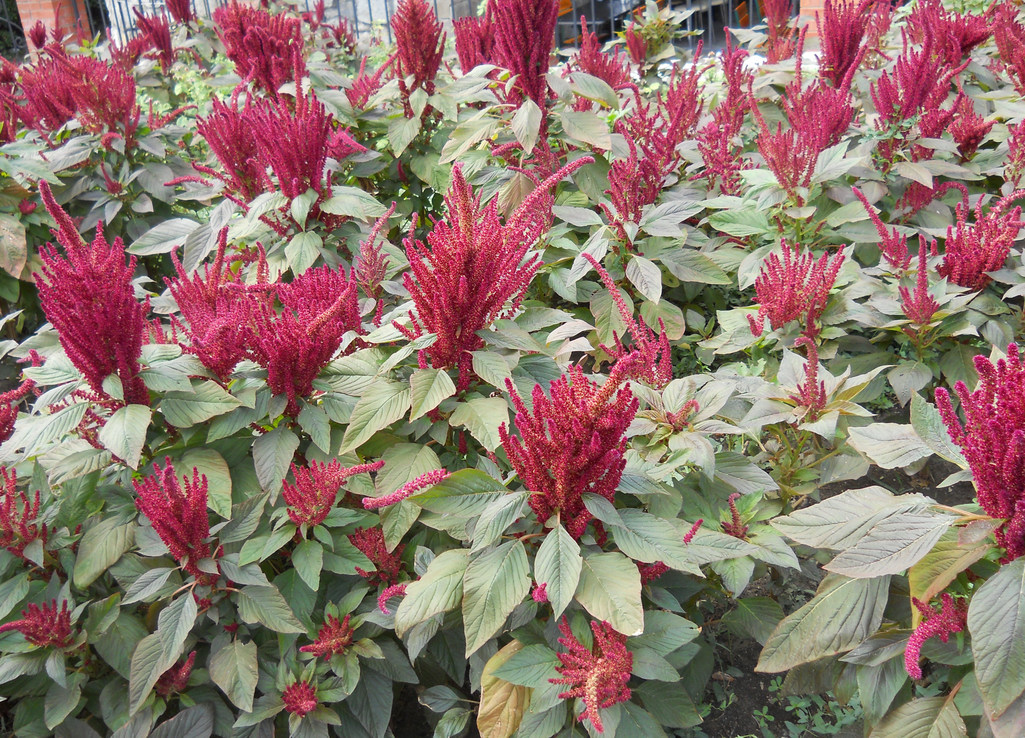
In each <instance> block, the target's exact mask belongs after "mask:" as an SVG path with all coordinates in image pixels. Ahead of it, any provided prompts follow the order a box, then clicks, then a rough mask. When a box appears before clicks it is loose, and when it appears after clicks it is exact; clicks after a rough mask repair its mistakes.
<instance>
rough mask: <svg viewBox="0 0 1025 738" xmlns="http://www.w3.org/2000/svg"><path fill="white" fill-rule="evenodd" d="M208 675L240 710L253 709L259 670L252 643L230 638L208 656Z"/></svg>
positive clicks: (248, 710) (254, 645)
mask: <svg viewBox="0 0 1025 738" xmlns="http://www.w3.org/2000/svg"><path fill="white" fill-rule="evenodd" d="M208 668H209V670H210V678H211V679H212V680H213V683H214V684H216V685H217V686H218V687H220V688H221V689H222V690H223V691H224V694H226V695H227V696H228V699H229V700H231V701H232V703H233V704H234V705H235V706H236V707H238V708H239V709H240V710H242V711H243V712H252V711H253V695H254V693H255V692H256V679H257V676H258V675H259V673H260V667H259V663H258V662H257V657H256V643H254V642H253V641H250V642H249V643H242V642H241V641H232V642H231V643H229V644H228V645H227V646H225V647H224V648H222V649H221V650H220V651H218V652H217V653H215V654H214V655H213V657H211V659H210V664H209V666H208Z"/></svg>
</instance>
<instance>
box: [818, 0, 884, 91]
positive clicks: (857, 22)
mask: <svg viewBox="0 0 1025 738" xmlns="http://www.w3.org/2000/svg"><path fill="white" fill-rule="evenodd" d="M873 2H874V0H826V2H825V4H824V5H823V8H822V15H821V17H820V16H819V15H818V14H817V13H816V14H815V27H816V29H817V30H818V35H819V40H820V42H821V51H820V54H821V56H820V58H819V75H820V76H821V77H823V78H824V79H827V80H829V81H830V82H831V83H832V85H833V87H839V86H840V85H841V83H842V82H843V80H844V79H846V78H847V76H848V73H849V72H850V71H851V70H852V69H857V67H858V65H860V64H861V60H862V59H863V58H864V54H865V51H866V45H864V44H863V41H864V40H865V31H866V26H867V24H868V19H869V16H870V15H871V12H872V5H873Z"/></svg>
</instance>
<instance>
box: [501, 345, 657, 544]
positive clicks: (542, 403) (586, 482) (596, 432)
mask: <svg viewBox="0 0 1025 738" xmlns="http://www.w3.org/2000/svg"><path fill="white" fill-rule="evenodd" d="M637 361H639V357H638V355H636V354H631V355H630V356H627V357H625V358H623V359H620V360H619V361H618V362H617V363H616V365H615V367H614V368H613V370H612V372H611V374H610V375H609V378H608V379H607V380H605V384H604V385H600V386H599V385H598V384H597V383H595V382H592V381H591V380H590V379H588V378H587V377H585V376H584V372H583V370H582V369H581V368H580V367H579V366H571V367H570V368H569V372H568V373H566V374H563V375H562V376H561V377H559V378H558V379H556V380H555V381H554V382H552V385H551V388H550V390H549V395H545V392H544V390H543V389H542V388H541V385H535V386H534V391H533V393H532V395H531V399H532V400H533V410H532V411H531V410H528V409H527V406H526V405H525V404H524V402H523V399H522V398H521V397H520V395H519V393H518V392H517V391H516V389H515V388H514V387H513V384H512V382H510V381H507V382H506V385H507V387H508V389H509V394H510V396H511V398H512V402H513V407H514V408H515V409H516V415H515V417H514V419H513V425H514V426H515V428H516V431H517V433H518V434H519V435H515V436H514V435H511V434H510V432H509V429H508V428H506V425H505V424H504V423H503V424H502V425H501V426H500V427H499V430H498V432H499V436H500V438H501V440H502V448H503V449H505V452H506V454H507V455H508V457H509V463H511V464H512V466H513V468H514V469H515V470H516V473H517V474H518V475H519V477H520V480H521V481H522V482H523V484H524V485H525V486H526V487H527V489H529V490H530V491H531V492H533V493H534V494H532V495H531V496H530V497H529V499H528V502H529V504H530V507H531V509H532V510H533V511H534V514H535V515H536V516H537V521H538V522H539V523H540V524H541V525H547V524H548V521H549V519H550V518H551V517H552V516H553V515H555V514H558V516H559V519H560V521H561V522H562V525H563V526H564V527H565V528H566V530H567V531H568V532H569V534H570V535H571V536H573V537H574V538H580V536H582V535H583V534H584V531H585V530H586V528H587V524H588V523H589V522H590V521H591V513H590V512H589V511H588V510H587V507H586V506H585V505H584V500H583V496H584V495H585V494H587V493H591V494H596V495H599V496H600V497H604V498H605V499H606V500H608V501H609V502H612V501H613V498H614V497H615V494H616V488H617V487H618V486H619V480H620V478H621V477H622V475H623V469H624V468H625V467H626V457H625V456H624V451H625V450H626V436H625V433H626V429H627V426H629V425H630V423H631V422H632V421H633V419H634V415H636V413H637V406H638V403H637V398H635V397H634V396H633V393H632V392H631V391H630V388H629V387H628V386H625V385H622V382H623V381H624V380H625V379H626V377H627V376H629V375H630V374H631V373H632V372H633V371H634V368H633V367H632V366H631V365H632V364H634V363H635V362H637Z"/></svg>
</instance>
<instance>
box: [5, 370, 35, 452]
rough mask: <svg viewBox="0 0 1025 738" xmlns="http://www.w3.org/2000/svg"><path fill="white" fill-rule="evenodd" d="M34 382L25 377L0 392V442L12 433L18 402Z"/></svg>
mask: <svg viewBox="0 0 1025 738" xmlns="http://www.w3.org/2000/svg"><path fill="white" fill-rule="evenodd" d="M35 386H36V383H35V382H33V381H32V380H31V379H26V380H25V381H24V382H22V383H21V384H20V385H18V386H17V387H15V388H14V389H12V390H7V392H4V393H3V394H0V443H3V442H4V441H6V440H7V439H8V438H10V437H11V436H12V435H13V434H14V423H15V421H16V420H17V419H18V404H19V403H20V402H21V401H22V400H23V399H25V397H26V396H28V394H29V393H30V392H32V390H33V389H34V388H35Z"/></svg>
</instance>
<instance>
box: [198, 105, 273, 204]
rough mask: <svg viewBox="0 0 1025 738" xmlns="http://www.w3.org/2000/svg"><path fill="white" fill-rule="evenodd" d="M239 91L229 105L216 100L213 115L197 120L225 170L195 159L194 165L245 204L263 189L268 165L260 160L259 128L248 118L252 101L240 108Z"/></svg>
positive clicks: (212, 110) (239, 202)
mask: <svg viewBox="0 0 1025 738" xmlns="http://www.w3.org/2000/svg"><path fill="white" fill-rule="evenodd" d="M238 94H239V90H236V91H235V94H233V95H232V97H231V102H230V104H225V103H223V102H221V101H220V100H216V99H215V100H214V101H213V103H212V105H211V109H210V114H209V115H207V116H206V117H205V118H198V119H197V120H196V130H197V131H198V132H199V135H201V136H202V137H203V138H205V139H206V143H207V145H208V146H209V147H210V151H211V152H212V153H213V155H214V156H215V157H216V158H217V161H218V162H220V165H221V168H222V169H223V170H224V171H223V172H218V171H217V170H216V169H211V168H210V167H208V166H206V165H205V164H199V163H196V162H193V165H192V166H193V167H194V168H195V169H196V170H197V171H199V172H202V173H203V174H206V175H208V176H211V177H214V178H216V179H219V180H220V181H221V182H223V183H224V185H225V188H226V189H227V192H226V196H227V197H229V198H231V199H232V200H234V201H235V202H237V203H238V204H240V205H243V206H245V205H246V204H247V203H248V202H249V201H250V200H252V199H253V198H254V197H256V196H257V195H258V194H260V193H261V192H263V190H264V186H265V182H266V178H267V167H266V162H264V161H261V159H260V155H259V149H258V148H257V143H256V131H255V129H254V127H253V125H252V122H251V121H250V120H249V115H248V110H249V107H250V102H249V100H247V101H246V102H245V105H244V106H243V107H242V108H239V106H238Z"/></svg>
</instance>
